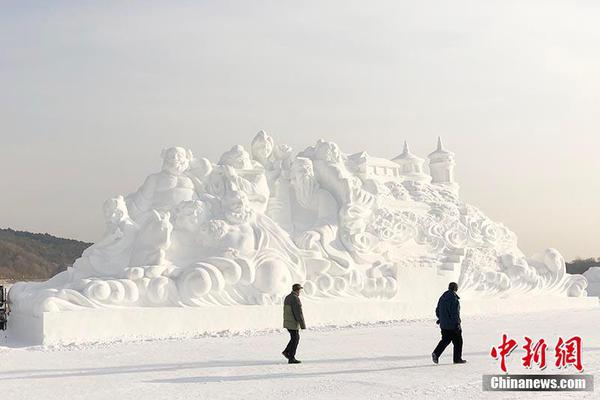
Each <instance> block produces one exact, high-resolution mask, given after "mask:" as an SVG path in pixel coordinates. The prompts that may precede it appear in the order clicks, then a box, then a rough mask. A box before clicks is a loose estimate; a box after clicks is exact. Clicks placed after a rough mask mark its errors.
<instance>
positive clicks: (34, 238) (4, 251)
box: [0, 229, 91, 281]
mask: <svg viewBox="0 0 600 400" xmlns="http://www.w3.org/2000/svg"><path fill="white" fill-rule="evenodd" d="M90 245H91V243H85V242H80V241H78V240H73V239H63V238H58V237H55V236H52V235H49V234H47V233H31V232H20V231H15V230H12V229H0V280H7V281H14V280H39V279H48V278H50V277H52V276H54V275H56V274H57V273H58V272H60V271H64V270H66V269H67V267H68V266H71V265H73V262H74V261H75V260H76V259H77V258H78V257H79V256H81V253H82V252H83V250H84V249H85V248H87V247H89V246H90Z"/></svg>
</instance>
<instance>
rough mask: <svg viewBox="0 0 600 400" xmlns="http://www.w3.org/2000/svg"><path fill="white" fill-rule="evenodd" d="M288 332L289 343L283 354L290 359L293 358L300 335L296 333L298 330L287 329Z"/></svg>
mask: <svg viewBox="0 0 600 400" xmlns="http://www.w3.org/2000/svg"><path fill="white" fill-rule="evenodd" d="M288 332H289V333H290V341H289V342H288V344H287V347H286V348H285V350H284V352H285V353H286V354H287V355H288V356H290V358H295V357H296V349H297V348H298V342H300V333H299V332H298V329H288Z"/></svg>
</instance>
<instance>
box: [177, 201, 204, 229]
mask: <svg viewBox="0 0 600 400" xmlns="http://www.w3.org/2000/svg"><path fill="white" fill-rule="evenodd" d="M209 218H210V215H209V211H208V207H207V205H206V204H205V203H204V202H202V201H199V200H190V201H184V202H182V203H181V204H180V205H179V206H178V207H177V212H176V216H175V225H176V226H177V227H178V228H182V229H184V230H187V231H191V232H192V231H195V230H196V229H198V228H199V227H200V226H202V225H203V224H205V223H206V222H207V221H208V220H209Z"/></svg>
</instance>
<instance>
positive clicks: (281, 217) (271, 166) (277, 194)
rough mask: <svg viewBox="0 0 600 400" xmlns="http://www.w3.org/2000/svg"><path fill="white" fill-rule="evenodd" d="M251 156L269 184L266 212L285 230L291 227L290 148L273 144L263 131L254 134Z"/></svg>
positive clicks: (271, 139)
mask: <svg viewBox="0 0 600 400" xmlns="http://www.w3.org/2000/svg"><path fill="white" fill-rule="evenodd" d="M251 148H252V157H253V158H254V160H256V161H257V162H258V163H259V164H260V165H261V166H262V167H263V168H264V173H265V176H266V179H267V184H268V186H269V191H270V198H269V202H268V205H267V210H266V214H267V215H268V216H269V217H271V218H272V219H273V220H274V221H275V222H277V223H278V224H279V225H280V226H281V227H282V228H284V229H286V230H290V229H291V223H292V222H291V210H290V198H289V186H290V177H289V170H290V158H291V153H292V149H291V147H289V146H287V145H279V146H276V145H275V141H274V140H273V138H272V137H271V136H269V135H267V133H266V132H265V131H260V132H258V133H257V134H256V136H255V137H254V139H253V140H252V144H251Z"/></svg>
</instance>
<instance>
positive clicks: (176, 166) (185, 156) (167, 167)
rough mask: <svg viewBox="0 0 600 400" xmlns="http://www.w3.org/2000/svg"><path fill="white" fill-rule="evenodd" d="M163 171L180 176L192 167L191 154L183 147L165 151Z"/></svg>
mask: <svg viewBox="0 0 600 400" xmlns="http://www.w3.org/2000/svg"><path fill="white" fill-rule="evenodd" d="M162 157H163V171H167V172H170V173H172V174H175V175H180V174H182V173H183V172H184V171H186V170H187V169H188V168H189V166H190V161H191V156H190V152H189V151H188V150H186V149H184V148H182V147H171V148H169V149H166V150H164V151H163V154H162Z"/></svg>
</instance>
